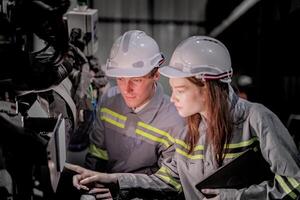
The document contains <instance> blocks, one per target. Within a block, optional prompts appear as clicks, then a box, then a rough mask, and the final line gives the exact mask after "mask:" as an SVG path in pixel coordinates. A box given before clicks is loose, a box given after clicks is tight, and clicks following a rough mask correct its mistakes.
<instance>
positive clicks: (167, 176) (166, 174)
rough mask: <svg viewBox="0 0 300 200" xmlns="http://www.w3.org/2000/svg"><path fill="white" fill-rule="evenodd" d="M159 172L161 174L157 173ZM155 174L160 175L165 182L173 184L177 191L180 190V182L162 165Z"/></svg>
mask: <svg viewBox="0 0 300 200" xmlns="http://www.w3.org/2000/svg"><path fill="white" fill-rule="evenodd" d="M159 173H163V174H159ZM156 175H158V176H160V177H161V178H162V179H164V180H165V181H166V182H168V183H170V184H171V185H173V186H174V187H175V188H176V190H177V191H181V189H182V187H181V184H180V182H178V181H177V180H175V179H174V178H173V177H172V176H171V175H170V172H169V170H168V169H167V168H166V167H165V166H162V167H161V168H160V169H159V170H158V172H157V173H156Z"/></svg>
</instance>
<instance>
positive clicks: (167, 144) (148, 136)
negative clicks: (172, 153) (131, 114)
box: [135, 129, 170, 147]
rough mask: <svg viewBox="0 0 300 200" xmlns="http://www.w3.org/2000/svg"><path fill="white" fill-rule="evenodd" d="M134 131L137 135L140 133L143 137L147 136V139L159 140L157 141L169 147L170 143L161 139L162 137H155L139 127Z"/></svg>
mask: <svg viewBox="0 0 300 200" xmlns="http://www.w3.org/2000/svg"><path fill="white" fill-rule="evenodd" d="M135 133H136V134H138V135H141V136H143V137H145V138H148V139H149V140H152V141H155V142H159V143H162V144H164V145H165V146H166V147H169V146H170V144H169V143H168V141H167V140H165V139H163V138H159V137H156V136H154V135H151V134H149V133H146V132H145V131H142V130H140V129H135Z"/></svg>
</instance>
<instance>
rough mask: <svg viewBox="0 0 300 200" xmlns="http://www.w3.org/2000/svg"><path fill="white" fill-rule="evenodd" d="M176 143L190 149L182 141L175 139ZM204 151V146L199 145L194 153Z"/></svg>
mask: <svg viewBox="0 0 300 200" xmlns="http://www.w3.org/2000/svg"><path fill="white" fill-rule="evenodd" d="M175 142H176V144H179V145H180V146H182V147H184V148H186V149H189V147H190V146H189V145H187V144H186V143H185V142H184V141H182V140H179V139H175ZM203 149H204V146H203V145H197V146H195V148H194V151H198V150H203Z"/></svg>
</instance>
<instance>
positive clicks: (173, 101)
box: [170, 92, 177, 103]
mask: <svg viewBox="0 0 300 200" xmlns="http://www.w3.org/2000/svg"><path fill="white" fill-rule="evenodd" d="M170 101H171V102H172V103H175V101H177V98H176V97H175V94H174V92H172V94H171V98H170Z"/></svg>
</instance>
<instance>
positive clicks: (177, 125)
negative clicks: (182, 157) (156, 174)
mask: <svg viewBox="0 0 300 200" xmlns="http://www.w3.org/2000/svg"><path fill="white" fill-rule="evenodd" d="M164 114H165V115H166V116H165V118H164V121H163V123H164V124H166V125H168V129H167V132H163V133H162V135H164V136H165V137H164V140H163V141H164V142H162V143H161V145H160V146H159V149H158V153H159V158H158V166H159V167H161V165H162V162H163V160H165V159H167V158H168V157H172V156H173V154H174V152H175V139H174V138H175V137H177V135H178V134H180V133H181V132H182V131H183V129H184V127H185V122H184V119H183V118H182V117H180V116H179V114H178V112H177V111H176V108H175V106H174V105H173V104H170V105H169V106H168V112H165V113H164ZM170 116H172V117H170Z"/></svg>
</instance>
